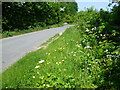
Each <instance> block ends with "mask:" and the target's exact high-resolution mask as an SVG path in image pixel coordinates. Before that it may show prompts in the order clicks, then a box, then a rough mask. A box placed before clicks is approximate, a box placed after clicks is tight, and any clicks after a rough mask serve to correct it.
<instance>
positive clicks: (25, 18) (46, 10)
mask: <svg viewBox="0 0 120 90" xmlns="http://www.w3.org/2000/svg"><path fill="white" fill-rule="evenodd" d="M63 6H64V10H62V8H63ZM2 9H3V10H2V11H4V12H3V13H2V14H3V15H2V16H3V20H2V26H3V32H4V31H14V30H15V29H19V30H23V29H28V28H29V27H36V26H41V27H42V26H46V25H52V24H57V23H60V22H61V21H62V19H63V17H65V15H66V14H67V15H73V14H75V13H76V12H77V4H76V2H69V3H68V2H56V3H53V2H4V3H2ZM71 11H72V13H71Z"/></svg>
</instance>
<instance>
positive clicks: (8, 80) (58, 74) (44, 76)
mask: <svg viewBox="0 0 120 90" xmlns="http://www.w3.org/2000/svg"><path fill="white" fill-rule="evenodd" d="M83 14H85V16H82V18H81V19H80V20H79V22H78V25H77V26H74V27H70V28H68V29H67V30H66V31H65V32H64V33H63V34H62V35H61V36H59V35H56V36H54V37H53V38H51V39H49V40H48V41H47V42H46V43H44V44H43V46H44V45H47V44H48V43H49V45H47V47H46V48H41V49H39V50H37V51H34V52H31V53H28V54H27V55H26V56H25V57H23V58H22V59H20V60H19V61H18V62H16V63H15V64H13V65H12V66H11V67H10V68H8V69H7V70H6V71H4V72H3V73H2V76H3V77H2V87H3V88H48V87H53V88H98V89H101V88H102V89H113V90H114V89H115V90H116V89H119V88H120V83H119V81H120V77H119V76H120V73H119V71H120V66H119V65H120V53H119V51H120V47H119V46H117V44H116V43H117V42H112V41H111V40H108V37H107V36H106V35H103V34H104V33H101V32H102V31H103V30H104V28H105V27H106V26H105V25H104V23H102V24H101V25H100V26H97V27H96V26H95V25H92V24H91V23H88V21H89V22H90V21H91V20H93V19H92V18H94V14H93V15H92V14H90V13H87V12H85V13H84V12H83ZM87 14H88V15H87ZM80 16H81V14H80ZM83 17H84V18H83ZM94 19H95V18H94ZM101 35H102V37H101ZM57 37H59V38H58V39H57V40H54V39H55V38H57ZM53 40H54V41H53ZM50 42H52V43H50ZM41 60H44V62H43V63H39V61H41Z"/></svg>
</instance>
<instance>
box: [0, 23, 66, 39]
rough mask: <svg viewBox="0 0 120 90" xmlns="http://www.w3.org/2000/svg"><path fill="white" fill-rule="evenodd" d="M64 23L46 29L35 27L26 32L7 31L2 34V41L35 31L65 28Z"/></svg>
mask: <svg viewBox="0 0 120 90" xmlns="http://www.w3.org/2000/svg"><path fill="white" fill-rule="evenodd" d="M63 25H64V24H63V23H59V24H55V25H49V26H44V27H33V28H29V29H25V30H18V29H16V30H14V31H5V32H3V33H2V34H0V39H1V38H6V37H12V36H15V35H20V34H25V33H30V32H34V31H39V30H44V29H49V28H55V27H60V26H63Z"/></svg>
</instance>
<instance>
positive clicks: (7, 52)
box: [0, 25, 73, 71]
mask: <svg viewBox="0 0 120 90" xmlns="http://www.w3.org/2000/svg"><path fill="white" fill-rule="evenodd" d="M70 26H73V25H65V26H63V27H57V28H51V29H46V30H42V31H36V32H32V33H28V34H22V35H18V36H14V37H10V38H4V39H1V40H0V42H2V43H0V44H2V71H4V70H5V69H7V68H8V67H9V66H10V65H12V64H13V63H14V62H16V61H17V60H19V59H20V58H21V57H23V56H24V55H25V54H26V53H28V52H30V51H32V50H34V49H35V48H37V47H38V46H39V45H41V44H42V43H43V42H45V41H46V40H48V39H49V38H50V37H52V36H54V35H55V34H58V33H60V32H64V31H65V30H66V28H68V27H70Z"/></svg>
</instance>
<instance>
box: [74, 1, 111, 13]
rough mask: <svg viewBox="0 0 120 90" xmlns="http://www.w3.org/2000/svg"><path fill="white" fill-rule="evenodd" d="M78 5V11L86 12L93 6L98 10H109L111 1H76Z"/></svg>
mask: <svg viewBox="0 0 120 90" xmlns="http://www.w3.org/2000/svg"><path fill="white" fill-rule="evenodd" d="M75 1H76V2H77V3H78V11H81V10H82V11H85V8H90V7H91V6H93V7H94V8H96V9H97V10H100V9H101V8H102V9H104V10H107V8H109V7H108V4H109V0H75Z"/></svg>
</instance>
